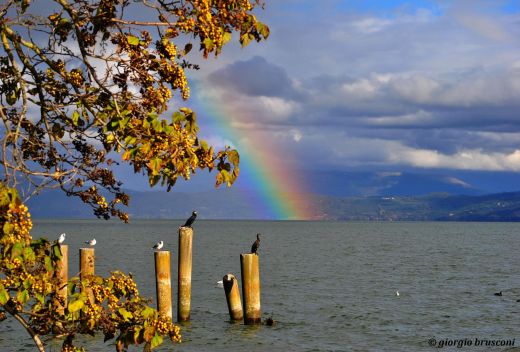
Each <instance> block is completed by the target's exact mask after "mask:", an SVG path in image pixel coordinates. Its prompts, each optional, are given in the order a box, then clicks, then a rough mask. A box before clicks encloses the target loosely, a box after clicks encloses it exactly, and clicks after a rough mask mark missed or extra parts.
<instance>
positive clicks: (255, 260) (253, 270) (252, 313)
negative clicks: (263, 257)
mask: <svg viewBox="0 0 520 352" xmlns="http://www.w3.org/2000/svg"><path fill="white" fill-rule="evenodd" d="M240 268H241V270H242V296H243V299H244V324H246V325H254V324H260V323H261V321H262V319H261V316H262V310H261V308H260V269H259V257H258V255H257V254H251V253H247V254H240Z"/></svg>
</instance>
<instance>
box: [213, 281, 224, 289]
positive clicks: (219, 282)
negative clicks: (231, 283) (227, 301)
mask: <svg viewBox="0 0 520 352" xmlns="http://www.w3.org/2000/svg"><path fill="white" fill-rule="evenodd" d="M215 285H216V286H215V287H224V281H223V280H220V281H217V282H216V283H215Z"/></svg>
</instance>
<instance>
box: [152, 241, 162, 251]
mask: <svg viewBox="0 0 520 352" xmlns="http://www.w3.org/2000/svg"><path fill="white" fill-rule="evenodd" d="M163 245H164V243H163V241H159V242H157V243H156V244H155V246H153V247H152V249H156V250H159V249H161V248H162V247H163Z"/></svg>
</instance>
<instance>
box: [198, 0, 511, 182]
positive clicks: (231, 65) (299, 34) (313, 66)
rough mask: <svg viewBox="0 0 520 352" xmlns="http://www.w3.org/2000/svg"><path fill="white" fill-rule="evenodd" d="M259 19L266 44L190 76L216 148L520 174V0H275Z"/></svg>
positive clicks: (235, 49) (322, 165) (321, 160)
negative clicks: (267, 28) (268, 32)
mask: <svg viewBox="0 0 520 352" xmlns="http://www.w3.org/2000/svg"><path fill="white" fill-rule="evenodd" d="M256 15H257V17H258V19H259V20H261V21H263V22H265V23H267V24H268V25H269V26H270V29H271V35H270V37H269V39H268V40H267V41H266V42H261V43H253V44H250V45H249V46H248V47H246V48H244V49H242V48H240V46H239V45H237V44H236V43H235V44H230V45H227V46H226V47H225V48H224V51H223V54H222V55H221V56H219V57H218V58H217V59H215V58H209V59H208V60H199V61H200V63H201V70H200V71H197V72H195V73H191V74H190V75H189V80H190V83H191V84H192V92H193V93H192V94H193V98H192V100H191V102H190V103H189V104H192V106H193V107H194V108H195V110H196V111H198V113H199V123H200V124H201V134H202V135H203V136H204V137H206V138H207V139H208V140H209V141H210V142H213V143H214V144H217V145H220V146H223V145H228V144H229V145H232V146H236V147H238V148H239V149H240V147H242V155H243V157H245V158H247V157H253V156H254V154H255V153H256V152H258V151H262V150H265V153H268V155H267V156H266V157H265V158H264V161H265V162H268V163H270V162H272V163H273V164H280V163H283V165H284V167H285V168H289V169H292V170H296V171H298V172H301V170H308V171H316V170H380V171H402V170H418V171H428V170H431V171H435V170H439V169H442V170H454V171H456V170H471V171H488V172H505V171H507V172H515V173H516V172H518V171H520V124H519V120H520V114H519V107H520V40H519V39H518V38H520V35H519V34H520V1H500V0H498V1H496V0H493V1H488V0H469V1H466V0H456V1H447V0H446V1H433V0H432V1H430V0H422V1H399V0H392V1H389V0H384V1H376V0H363V1H361V0H360V1H347V0H345V1H334V0H327V1H307V0H298V1H296V0H294V1H293V0H283V1H282V0H273V1H266V5H265V9H264V10H259V11H257V13H256ZM234 41H237V36H235V37H234ZM212 107H220V108H222V109H223V110H224V113H222V112H221V114H220V115H222V116H221V118H222V117H223V118H224V119H225V120H226V121H225V123H222V122H221V123H215V116H214V115H215V114H216V112H215V111H214V109H212ZM219 125H220V127H218V126H219ZM248 154H251V155H248ZM257 162H258V161H257ZM264 166H265V167H267V168H269V167H270V166H269V165H264ZM243 171H244V172H246V173H247V172H248V170H247V169H246V170H243ZM249 171H251V172H256V171H257V170H249Z"/></svg>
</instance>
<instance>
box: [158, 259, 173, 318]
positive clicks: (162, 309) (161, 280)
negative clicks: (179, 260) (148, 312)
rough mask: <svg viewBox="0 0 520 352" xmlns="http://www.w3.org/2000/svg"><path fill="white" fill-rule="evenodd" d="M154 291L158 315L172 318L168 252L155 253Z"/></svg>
mask: <svg viewBox="0 0 520 352" xmlns="http://www.w3.org/2000/svg"><path fill="white" fill-rule="evenodd" d="M154 257H155V289H156V293H157V310H158V311H159V314H161V315H164V316H167V317H169V318H170V319H172V318H173V313H172V279H171V272H170V251H155V253H154Z"/></svg>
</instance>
